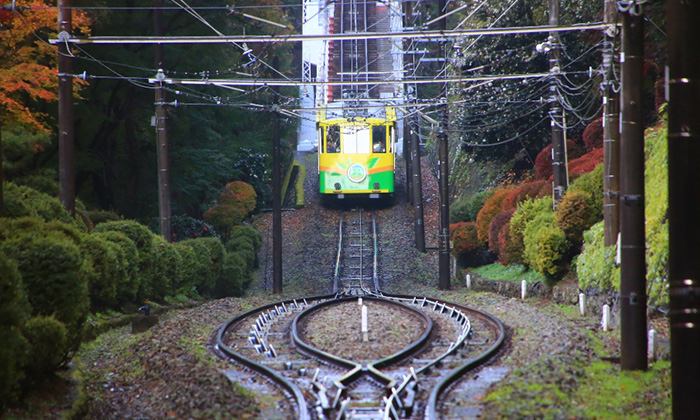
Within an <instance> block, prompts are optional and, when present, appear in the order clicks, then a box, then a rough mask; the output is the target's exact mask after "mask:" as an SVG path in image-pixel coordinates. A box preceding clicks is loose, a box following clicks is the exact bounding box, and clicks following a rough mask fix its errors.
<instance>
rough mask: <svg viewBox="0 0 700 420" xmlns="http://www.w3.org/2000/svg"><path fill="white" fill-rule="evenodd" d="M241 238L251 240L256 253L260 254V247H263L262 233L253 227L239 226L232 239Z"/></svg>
mask: <svg viewBox="0 0 700 420" xmlns="http://www.w3.org/2000/svg"><path fill="white" fill-rule="evenodd" d="M240 236H245V237H247V238H250V239H251V241H252V243H253V247H254V250H255V252H256V253H258V252H260V247H261V246H262V233H260V232H259V231H258V230H257V229H255V228H254V227H252V226H239V227H238V228H237V229H235V230H234V232H233V233H232V235H231V238H233V239H235V238H238V237H240Z"/></svg>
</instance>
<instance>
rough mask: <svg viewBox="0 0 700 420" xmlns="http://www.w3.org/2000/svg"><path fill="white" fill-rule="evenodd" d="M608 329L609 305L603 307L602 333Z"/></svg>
mask: <svg viewBox="0 0 700 420" xmlns="http://www.w3.org/2000/svg"><path fill="white" fill-rule="evenodd" d="M609 328H610V305H608V304H607V303H606V304H605V305H603V331H608V330H609Z"/></svg>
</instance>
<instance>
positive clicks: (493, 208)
mask: <svg viewBox="0 0 700 420" xmlns="http://www.w3.org/2000/svg"><path fill="white" fill-rule="evenodd" d="M510 191H511V190H510V189H503V190H499V191H496V193H495V194H494V195H492V196H491V198H489V199H488V200H486V202H485V203H484V205H483V206H482V207H481V210H479V214H477V215H476V230H477V233H478V235H479V240H480V241H483V242H486V241H488V240H489V225H490V224H491V219H493V216H495V215H497V214H498V213H500V212H501V205H502V204H503V200H504V199H505V198H506V196H507V195H508V194H509V193H510Z"/></svg>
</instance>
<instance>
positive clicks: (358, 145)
mask: <svg viewBox="0 0 700 420" xmlns="http://www.w3.org/2000/svg"><path fill="white" fill-rule="evenodd" d="M370 150H371V149H370V141H369V127H362V126H357V125H347V126H344V127H343V153H369V152H370Z"/></svg>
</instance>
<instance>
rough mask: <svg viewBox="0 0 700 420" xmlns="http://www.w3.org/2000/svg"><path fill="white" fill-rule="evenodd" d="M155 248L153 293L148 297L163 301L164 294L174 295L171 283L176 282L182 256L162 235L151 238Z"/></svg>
mask: <svg viewBox="0 0 700 420" xmlns="http://www.w3.org/2000/svg"><path fill="white" fill-rule="evenodd" d="M153 245H154V249H155V265H154V273H153V295H152V296H150V297H149V298H150V299H153V300H158V301H163V300H164V299H165V297H166V296H173V295H175V288H174V286H173V285H175V284H177V283H178V274H179V271H180V264H182V258H181V257H180V254H178V252H177V250H176V249H175V246H174V245H173V244H170V243H168V242H166V241H165V239H163V237H162V236H156V237H154V238H153Z"/></svg>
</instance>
